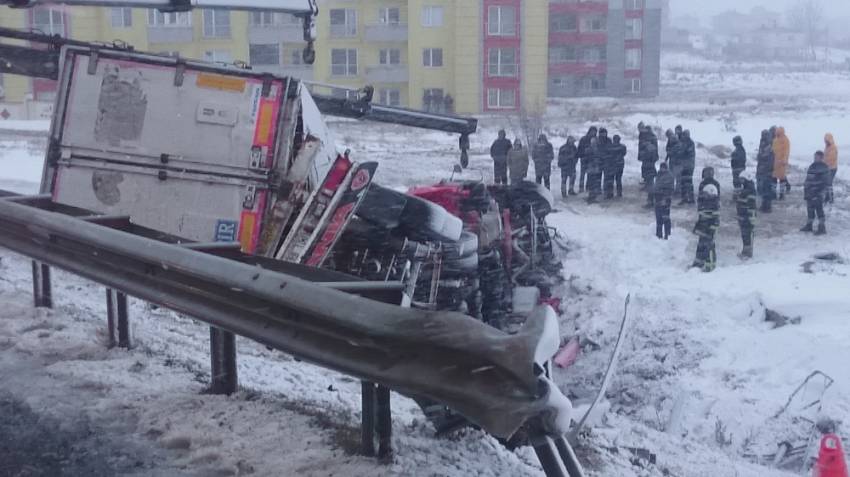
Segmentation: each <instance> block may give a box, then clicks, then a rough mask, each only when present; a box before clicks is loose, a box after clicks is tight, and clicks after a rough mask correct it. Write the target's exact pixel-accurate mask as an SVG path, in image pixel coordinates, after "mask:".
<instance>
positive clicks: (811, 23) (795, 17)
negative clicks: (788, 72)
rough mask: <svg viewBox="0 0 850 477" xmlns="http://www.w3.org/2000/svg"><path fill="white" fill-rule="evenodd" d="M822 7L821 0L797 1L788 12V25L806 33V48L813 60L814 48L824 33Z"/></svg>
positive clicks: (815, 55)
mask: <svg viewBox="0 0 850 477" xmlns="http://www.w3.org/2000/svg"><path fill="white" fill-rule="evenodd" d="M824 18H825V13H824V7H823V2H822V1H821V0H797V3H795V4H794V6H793V7H791V10H789V11H788V23H789V24H790V26H792V27H795V28H799V29H801V30H803V31H804V32H805V33H806V46H807V47H808V49H809V53H810V55H811V58H812V59H813V60H817V52H816V50H815V47H816V46H817V45H818V43H819V41H820V40H821V38H820V35H821V34H822V33H823V32H824V31H825V29H824V28H823V25H824Z"/></svg>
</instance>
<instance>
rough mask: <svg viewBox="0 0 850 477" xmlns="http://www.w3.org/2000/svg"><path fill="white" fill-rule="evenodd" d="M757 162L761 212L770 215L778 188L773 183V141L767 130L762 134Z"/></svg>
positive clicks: (757, 185) (757, 184)
mask: <svg viewBox="0 0 850 477" xmlns="http://www.w3.org/2000/svg"><path fill="white" fill-rule="evenodd" d="M757 161H758V162H757V164H756V187H757V188H758V193H759V196H760V197H761V209H760V210H761V211H762V212H764V213H770V212H771V210H772V206H771V204H772V202H773V196H774V194H775V193H776V188H775V187H774V182H773V162H774V157H773V139H771V135H770V131H768V130H767V129H765V130H764V131H762V132H761V141H760V143H759V152H758V157H757Z"/></svg>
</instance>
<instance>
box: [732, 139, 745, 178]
mask: <svg viewBox="0 0 850 477" xmlns="http://www.w3.org/2000/svg"><path fill="white" fill-rule="evenodd" d="M732 145H733V146H735V150H734V151H732V164H731V165H732V186H733V187H734V188H735V189H739V188H740V187H741V181H740V179H739V178H740V177H741V174H742V173H743V172H744V171H745V170H747V150H746V149H744V140H743V139H742V138H741V136H735V138H734V139H732Z"/></svg>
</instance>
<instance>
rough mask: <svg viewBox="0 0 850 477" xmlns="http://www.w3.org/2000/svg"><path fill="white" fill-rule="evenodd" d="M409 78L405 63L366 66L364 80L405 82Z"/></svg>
mask: <svg viewBox="0 0 850 477" xmlns="http://www.w3.org/2000/svg"><path fill="white" fill-rule="evenodd" d="M409 79H410V73H409V72H408V69H407V65H377V66H369V67H367V68H366V80H367V81H370V82H375V83H406V82H407V81H409Z"/></svg>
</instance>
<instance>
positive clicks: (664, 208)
mask: <svg viewBox="0 0 850 477" xmlns="http://www.w3.org/2000/svg"><path fill="white" fill-rule="evenodd" d="M675 190H676V182H675V180H674V179H673V174H672V173H670V166H668V165H667V163H666V162H662V163H661V166H660V167H659V170H658V176H657V177H656V178H655V181H654V182H653V190H652V192H651V194H652V195H653V199H652V203H653V204H654V206H655V236H656V237H658V238H660V239H664V240H668V239H669V238H670V233H671V232H672V228H673V223H672V221H671V220H670V205H671V204H672V203H673V192H674V191H675Z"/></svg>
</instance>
